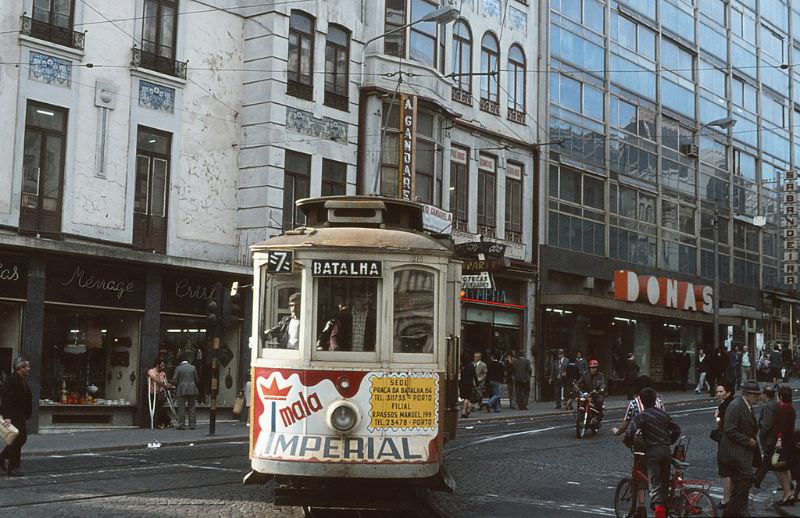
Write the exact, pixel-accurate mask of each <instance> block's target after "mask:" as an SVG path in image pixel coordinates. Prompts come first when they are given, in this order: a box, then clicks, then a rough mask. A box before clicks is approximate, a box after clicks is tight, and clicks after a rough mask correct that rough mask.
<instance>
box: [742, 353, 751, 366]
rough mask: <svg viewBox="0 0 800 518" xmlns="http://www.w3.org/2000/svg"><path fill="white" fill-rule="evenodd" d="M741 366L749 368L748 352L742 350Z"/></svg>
mask: <svg viewBox="0 0 800 518" xmlns="http://www.w3.org/2000/svg"><path fill="white" fill-rule="evenodd" d="M742 367H744V368H750V353H749V352H743V353H742Z"/></svg>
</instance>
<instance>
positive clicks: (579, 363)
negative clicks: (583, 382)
mask: <svg viewBox="0 0 800 518" xmlns="http://www.w3.org/2000/svg"><path fill="white" fill-rule="evenodd" d="M575 366H576V367H577V368H578V377H579V378H580V377H581V376H583V373H584V372H586V371H587V370H589V368H588V367H587V366H586V359H584V357H583V353H582V352H581V351H578V352H576V353H575Z"/></svg>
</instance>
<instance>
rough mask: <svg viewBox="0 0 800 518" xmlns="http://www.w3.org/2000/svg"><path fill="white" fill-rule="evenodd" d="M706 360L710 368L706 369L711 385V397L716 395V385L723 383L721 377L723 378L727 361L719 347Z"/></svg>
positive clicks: (709, 391)
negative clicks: (725, 361)
mask: <svg viewBox="0 0 800 518" xmlns="http://www.w3.org/2000/svg"><path fill="white" fill-rule="evenodd" d="M706 361H707V362H708V368H707V369H706V372H707V376H706V379H707V380H708V385H709V390H708V393H709V395H710V396H711V397H714V395H715V392H716V387H717V385H719V384H720V383H722V380H721V379H720V378H722V374H723V372H724V371H725V363H724V359H723V358H722V352H721V351H720V350H719V349H714V350H713V351H711V353H710V354H709V355H708V358H706Z"/></svg>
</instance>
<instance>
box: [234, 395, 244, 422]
mask: <svg viewBox="0 0 800 518" xmlns="http://www.w3.org/2000/svg"><path fill="white" fill-rule="evenodd" d="M243 409H244V396H243V395H242V393H241V392H240V393H239V395H238V396H236V399H234V400H233V417H239V416H241V415H242V410H243Z"/></svg>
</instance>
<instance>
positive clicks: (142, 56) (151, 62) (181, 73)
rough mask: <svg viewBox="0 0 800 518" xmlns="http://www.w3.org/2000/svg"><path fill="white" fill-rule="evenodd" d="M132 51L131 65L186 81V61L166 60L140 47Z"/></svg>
mask: <svg viewBox="0 0 800 518" xmlns="http://www.w3.org/2000/svg"><path fill="white" fill-rule="evenodd" d="M131 51H132V53H133V57H132V59H131V65H133V66H135V67H138V68H146V69H148V70H154V71H156V72H161V73H162V74H167V75H170V76H173V77H177V78H180V79H186V61H178V60H176V59H172V58H165V57H164V56H159V55H158V54H153V53H152V52H147V51H146V50H142V49H140V48H139V47H133V49H131Z"/></svg>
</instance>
